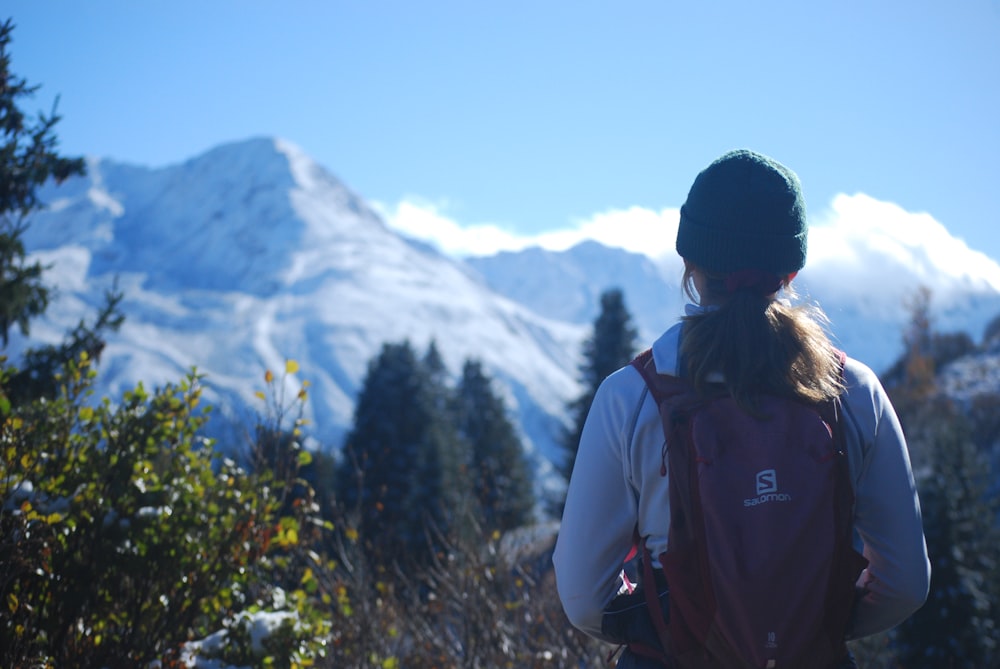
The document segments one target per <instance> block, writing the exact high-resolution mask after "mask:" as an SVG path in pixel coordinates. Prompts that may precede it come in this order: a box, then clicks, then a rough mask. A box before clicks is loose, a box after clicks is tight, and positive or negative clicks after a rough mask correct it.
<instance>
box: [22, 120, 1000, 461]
mask: <svg viewBox="0 0 1000 669" xmlns="http://www.w3.org/2000/svg"><path fill="white" fill-rule="evenodd" d="M42 197H43V199H44V201H45V202H47V204H48V209H47V210H45V211H43V212H41V213H39V214H38V215H36V216H35V217H34V218H33V220H32V223H31V227H30V228H29V230H28V234H27V237H26V240H25V241H26V244H27V247H28V249H29V250H30V251H31V252H32V253H33V254H35V256H37V257H38V258H39V259H41V260H42V261H43V262H44V263H46V264H50V265H51V267H52V269H51V270H50V271H49V272H48V274H47V277H46V278H47V281H48V283H49V284H54V285H55V286H56V288H57V290H58V294H59V297H58V299H57V300H55V301H54V303H53V304H52V306H51V308H50V310H49V312H48V313H47V314H46V317H45V318H44V319H42V320H40V321H38V322H36V323H33V324H32V335H33V339H35V340H36V341H57V340H59V339H60V338H61V336H62V334H63V332H64V331H65V330H66V329H68V328H69V327H71V326H72V325H74V324H75V323H76V322H78V321H79V320H80V319H81V318H84V317H89V316H91V315H92V313H93V308H94V307H95V306H96V303H97V302H98V301H99V299H100V296H101V294H102V292H103V289H104V288H107V287H109V286H110V285H111V284H112V282H113V281H114V280H115V277H117V280H118V286H119V288H120V289H121V290H122V291H123V292H124V294H125V300H124V303H123V311H124V313H125V316H126V321H125V324H124V326H123V328H122V330H121V331H120V332H119V333H118V334H116V335H114V336H113V337H112V338H111V340H110V341H109V344H108V346H107V348H106V349H105V351H104V354H103V357H102V364H101V372H100V376H99V379H100V380H101V381H102V383H103V384H104V389H105V390H106V391H107V392H108V393H110V394H111V395H112V396H115V395H117V394H118V393H120V392H121V390H123V389H125V388H128V387H131V386H133V385H135V384H136V383H137V382H139V381H142V382H144V383H145V384H146V385H147V386H152V385H161V384H164V383H167V382H173V381H177V380H179V379H180V378H181V377H182V376H183V375H184V374H185V373H186V372H188V371H189V370H190V369H191V368H192V367H197V368H198V370H199V371H201V372H204V373H206V374H207V378H206V384H207V386H208V387H209V390H210V394H211V395H214V398H213V400H214V401H213V403H215V404H216V405H217V406H218V407H219V408H220V410H222V412H223V413H224V414H225V415H227V416H229V417H230V418H233V419H235V420H240V421H242V422H244V423H245V422H247V421H248V420H249V418H250V414H251V413H252V412H253V411H254V410H255V409H256V408H259V406H260V403H259V400H257V399H256V398H255V397H254V393H255V391H258V390H261V389H263V385H264V384H263V374H264V370H265V369H271V370H274V371H275V372H280V370H282V369H283V368H284V361H285V360H286V359H288V358H294V359H296V360H297V361H298V362H299V364H300V366H301V370H302V371H301V372H300V373H299V374H298V377H297V378H296V379H291V380H289V382H288V383H289V387H290V388H291V389H292V390H293V391H294V390H297V389H298V387H299V386H298V384H299V383H300V382H301V379H308V380H309V382H310V384H311V387H310V400H309V403H308V405H307V415H306V418H308V419H309V420H310V422H311V428H310V429H311V432H312V434H313V435H314V436H315V438H316V440H317V444H318V445H319V446H320V447H323V448H329V449H336V448H338V447H339V445H340V443H341V441H342V438H343V435H344V433H345V431H346V430H347V429H348V428H349V426H350V423H351V419H352V411H353V405H354V398H355V396H356V394H357V391H358V390H359V387H360V384H361V382H362V380H363V378H364V374H365V372H366V368H367V364H368V361H369V360H371V359H372V358H373V357H374V356H375V355H377V353H378V351H379V349H380V348H381V346H382V344H383V343H385V342H399V341H402V340H404V339H408V340H409V341H410V342H411V343H412V344H413V345H414V346H415V348H417V350H418V351H419V350H423V348H424V347H426V346H427V345H428V344H429V343H430V342H431V341H432V340H433V341H435V342H436V344H437V346H438V348H439V350H440V352H441V354H442V356H443V358H444V361H445V363H446V365H447V366H448V367H449V369H450V370H451V371H452V372H453V373H457V372H458V371H459V369H460V366H461V364H462V362H463V361H464V360H465V359H466V358H478V359H480V360H481V361H482V362H483V364H484V366H485V367H486V369H487V370H488V371H489V372H490V374H491V375H493V376H494V377H495V378H496V379H497V380H498V382H499V385H500V387H501V388H502V389H503V391H504V392H505V394H506V398H507V400H508V402H509V405H510V407H511V410H512V414H513V416H514V417H515V418H516V420H517V422H518V425H519V426H520V428H521V430H522V432H523V434H524V435H525V436H526V437H527V447H528V449H529V451H530V452H531V453H532V455H533V457H535V459H536V461H537V463H538V464H539V466H540V467H541V468H542V469H543V470H545V471H548V467H549V466H550V461H551V459H552V458H553V457H556V455H557V451H556V449H557V446H556V443H557V441H556V440H557V435H558V432H559V428H560V424H561V422H562V421H563V420H565V412H564V407H565V406H566V404H567V402H568V401H569V400H570V399H572V398H574V397H575V396H576V395H577V394H578V393H579V390H580V388H579V385H578V382H577V368H578V363H579V351H580V343H581V342H582V340H583V338H584V337H585V336H586V335H587V334H588V333H589V329H590V323H591V322H592V320H593V318H594V316H595V315H596V311H597V308H598V299H597V298H598V296H599V295H600V293H601V292H602V291H603V290H605V289H606V288H609V287H619V288H621V289H622V290H623V291H624V294H625V298H626V304H627V306H628V308H629V310H630V312H631V313H632V314H633V316H634V317H635V321H636V324H637V326H638V328H639V331H640V344H641V345H648V344H649V343H650V342H651V341H652V339H653V338H655V337H656V336H657V334H658V333H659V332H661V331H662V330H663V329H664V328H665V327H667V326H668V325H670V324H671V323H672V322H674V321H675V320H676V318H677V317H678V315H679V314H680V313H681V309H682V305H683V302H684V298H683V296H682V293H681V289H680V285H679V281H680V262H679V261H678V260H676V259H671V260H667V261H664V262H663V263H656V262H654V261H652V260H650V259H649V258H647V257H646V256H642V255H637V254H634V253H629V252H626V251H622V250H620V249H612V248H608V247H605V246H602V245H600V244H597V243H593V242H590V243H585V244H581V245H579V246H577V247H575V248H572V249H570V250H568V251H564V252H558V253H557V252H549V251H543V250H540V249H530V250H527V251H522V252H517V253H501V254H498V255H496V256H493V257H489V258H475V259H467V260H465V261H463V260H458V259H454V258H450V257H447V256H445V255H443V254H441V253H439V252H437V251H435V250H434V249H433V248H431V247H430V246H429V245H427V244H423V243H420V242H415V241H412V240H408V239H406V238H404V237H403V236H401V235H400V234H398V233H397V232H395V231H393V230H391V229H390V228H389V227H387V225H386V224H385V223H384V222H383V220H382V219H381V218H380V217H379V215H378V214H376V213H375V212H374V210H373V209H372V208H371V207H369V205H368V204H367V203H366V202H365V201H363V200H362V199H361V198H360V197H358V196H357V195H355V194H353V193H352V192H351V191H350V190H348V189H347V188H346V187H345V186H344V185H343V184H342V183H341V182H339V181H338V180H337V179H336V178H335V177H333V176H332V175H331V174H329V173H328V172H327V171H325V170H324V169H323V168H322V167H320V166H318V165H317V164H315V163H314V162H313V161H312V160H311V159H310V158H309V157H308V156H307V155H306V154H305V153H303V152H302V151H301V150H299V149H298V148H296V147H294V146H291V145H289V144H287V143H286V142H283V141H281V140H273V139H254V140H249V141H246V142H241V143H236V144H230V145H225V146H220V147H218V148H216V149H214V150H212V151H209V152H207V153H205V154H203V155H201V156H198V157H196V158H193V159H191V160H189V161H187V162H185V163H183V164H179V165H173V166H168V167H164V168H159V169H149V168H144V167H136V166H130V165H122V164H116V163H113V162H110V161H106V160H96V159H95V160H91V161H90V163H89V170H88V175H87V176H86V177H84V178H77V179H73V180H71V181H69V182H67V183H65V184H63V185H62V186H59V187H48V188H46V189H45V190H44V191H43V192H42ZM863 197H864V196H854V197H844V198H842V199H840V200H838V201H837V202H836V203H835V207H839V208H840V209H841V210H842V211H840V214H842V215H841V216H840V217H839V219H838V220H839V221H855V223H851V224H850V225H848V224H846V223H841V224H838V225H837V226H831V225H823V224H820V225H817V226H816V227H815V228H814V231H813V232H812V233H811V237H810V261H809V264H807V267H806V269H805V270H804V271H803V272H802V273H801V275H800V277H799V279H798V280H797V282H796V283H797V284H798V285H799V289H800V292H802V293H804V294H805V297H806V298H807V299H810V300H813V301H816V302H818V303H819V304H820V305H821V306H822V307H823V308H824V309H825V310H826V312H827V313H828V314H829V316H830V317H831V320H832V325H831V327H832V331H833V333H834V335H835V336H836V338H837V340H838V342H839V343H840V344H841V345H842V346H843V347H844V348H845V349H846V350H847V351H848V352H850V353H851V354H852V355H853V356H855V357H857V358H859V359H861V360H863V361H865V362H867V363H868V364H869V365H870V366H871V367H873V368H874V369H875V370H876V371H882V370H884V369H885V368H887V367H888V366H889V364H890V363H891V362H892V361H893V360H894V359H895V357H896V356H897V355H898V353H899V351H900V350H901V336H902V327H903V325H904V323H905V322H906V318H907V312H906V308H905V302H906V299H907V297H908V296H911V295H913V294H915V292H916V290H917V288H918V287H919V286H921V285H926V286H928V287H929V288H931V290H932V291H934V302H933V305H934V314H935V316H936V317H937V319H938V323H937V326H938V327H939V328H941V329H944V330H963V331H966V332H969V333H970V334H971V335H972V336H973V337H975V338H978V337H979V336H980V334H981V333H982V330H983V327H984V326H985V324H986V323H987V322H988V321H989V320H990V319H991V318H993V317H994V316H996V315H997V314H1000V266H998V265H997V264H996V262H994V261H993V260H991V259H989V258H987V257H986V256H983V255H982V254H978V253H976V252H974V251H972V250H969V249H968V248H967V247H966V246H965V245H964V243H962V242H960V241H959V240H955V239H954V238H952V237H951V236H950V235H949V234H948V233H947V231H946V230H945V229H944V228H943V227H942V226H940V224H937V223H936V222H934V221H933V219H930V217H926V220H923V219H921V224H922V225H924V228H925V229H922V230H914V229H913V228H912V226H913V221H912V215H910V218H909V219H907V220H906V221H905V224H904V223H900V222H899V220H898V219H899V212H902V210H898V211H897V209H893V208H892V207H894V205H886V209H885V211H884V212H881V215H880V216H879V219H878V221H876V222H871V221H859V220H858V219H860V215H859V216H853V217H852V215H851V208H852V206H856V205H857V204H858V202H859V201H860V200H859V199H858V198H863ZM869 204H870V203H869ZM870 209H871V208H870V207H866V211H869V210H870ZM903 213H905V212H903ZM935 226H936V227H935ZM921 240H930V241H921ZM23 344H24V343H23V342H21V341H19V340H17V339H15V340H14V343H13V344H12V347H11V349H12V350H11V351H9V352H10V353H13V354H15V355H16V353H17V349H18V347H19V346H23Z"/></svg>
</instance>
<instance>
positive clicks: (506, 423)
mask: <svg viewBox="0 0 1000 669" xmlns="http://www.w3.org/2000/svg"><path fill="white" fill-rule="evenodd" d="M455 404H456V412H455V413H456V415H457V420H458V426H459V431H460V433H461V434H462V436H463V437H464V438H465V441H466V442H467V443H468V444H469V447H470V449H471V451H472V454H471V456H472V457H471V459H472V462H471V481H470V483H471V487H472V491H473V495H474V496H475V498H476V500H477V503H478V506H479V510H480V514H481V515H480V518H481V522H482V526H483V530H485V531H486V532H492V531H493V530H499V531H501V532H502V531H506V530H510V529H513V528H515V527H521V526H523V525H526V524H527V523H529V522H530V521H531V518H532V508H533V506H534V499H533V495H532V487H531V471H530V468H529V466H528V462H527V460H526V458H525V456H524V448H523V446H522V444H521V441H520V440H519V439H518V437H517V434H516V433H515V430H514V427H513V425H511V422H510V420H509V419H508V418H507V411H506V407H505V406H504V403H503V400H502V399H501V398H500V397H499V396H498V395H497V394H496V393H495V392H494V391H493V387H492V381H491V379H490V378H489V377H488V376H487V375H486V373H485V372H484V371H483V368H482V364H481V363H479V362H478V361H473V360H467V361H466V362H465V365H464V367H463V369H462V379H461V382H460V383H459V386H458V389H457V391H456V393H455Z"/></svg>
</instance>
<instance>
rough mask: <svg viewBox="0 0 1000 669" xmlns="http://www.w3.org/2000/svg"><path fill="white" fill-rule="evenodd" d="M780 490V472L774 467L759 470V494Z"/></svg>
mask: <svg viewBox="0 0 1000 669" xmlns="http://www.w3.org/2000/svg"><path fill="white" fill-rule="evenodd" d="M768 492H778V474H777V472H775V471H774V470H773V469H765V470H764V471H762V472H757V494H758V495H763V494H764V493H768Z"/></svg>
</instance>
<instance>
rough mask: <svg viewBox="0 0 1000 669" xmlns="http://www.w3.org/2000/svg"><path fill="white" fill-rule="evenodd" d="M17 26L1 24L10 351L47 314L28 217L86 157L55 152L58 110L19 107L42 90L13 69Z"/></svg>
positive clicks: (3, 301) (3, 309) (5, 302)
mask: <svg viewBox="0 0 1000 669" xmlns="http://www.w3.org/2000/svg"><path fill="white" fill-rule="evenodd" d="M13 30H14V24H13V22H12V21H11V20H9V19H8V20H6V21H4V22H3V23H2V24H0V135H2V139H0V142H2V144H0V340H2V341H3V346H4V347H6V346H7V342H8V338H9V335H10V329H11V328H12V327H14V326H15V325H16V326H17V327H19V328H20V330H21V332H23V333H25V334H27V333H28V329H29V322H30V320H31V319H32V318H34V317H35V316H39V315H41V314H42V313H44V312H45V309H46V307H47V306H48V302H49V290H48V288H46V286H45V285H44V284H43V283H42V271H43V268H42V266H41V264H40V263H38V262H34V263H29V262H27V260H26V258H25V249H24V243H23V241H22V239H21V237H22V235H23V234H24V232H25V230H26V229H27V222H26V219H27V217H28V215H29V214H30V213H31V212H33V211H35V210H37V209H39V208H40V206H41V203H40V202H39V201H38V196H37V194H36V193H37V190H38V188H39V187H40V186H41V185H43V184H44V183H45V182H46V181H48V180H49V179H50V178H51V179H55V180H56V181H57V182H59V181H63V180H64V179H67V178H69V177H71V176H73V175H77V174H83V173H84V162H83V159H82V158H64V157H62V156H60V155H58V154H57V153H56V136H55V133H54V128H55V125H56V124H57V123H58V122H59V116H58V115H57V114H56V111H55V105H53V109H52V112H51V114H49V115H48V116H45V115H42V114H39V116H38V118H37V119H30V118H28V117H27V116H26V115H25V114H24V112H23V111H21V109H20V108H19V107H18V103H19V102H20V101H21V100H22V99H24V98H29V97H31V96H32V95H33V94H34V92H35V91H36V90H38V87H37V86H30V85H29V84H28V82H27V81H26V80H25V79H22V78H20V77H18V76H17V75H15V74H14V73H13V72H11V70H10V64H11V63H10V53H9V52H8V51H7V47H8V45H9V44H10V42H11V33H12V32H13Z"/></svg>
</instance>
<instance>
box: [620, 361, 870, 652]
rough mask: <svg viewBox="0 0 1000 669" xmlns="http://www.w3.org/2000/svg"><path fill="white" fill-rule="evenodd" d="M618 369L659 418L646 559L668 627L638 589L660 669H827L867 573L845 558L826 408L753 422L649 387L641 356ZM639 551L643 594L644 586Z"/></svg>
mask: <svg viewBox="0 0 1000 669" xmlns="http://www.w3.org/2000/svg"><path fill="white" fill-rule="evenodd" d="M843 361H844V357H843V355H842V354H841V365H843ZM632 364H633V365H634V366H635V368H636V369H637V370H638V371H639V373H640V374H642V377H643V379H644V380H645V381H646V385H647V386H648V387H649V390H650V393H651V394H652V396H653V398H654V399H655V400H656V403H657V405H658V407H659V412H660V417H661V419H662V423H663V429H664V435H665V441H664V445H663V451H664V452H663V456H662V457H663V468H662V469H661V474H663V475H667V473H668V472H669V486H670V487H669V495H670V530H669V533H668V537H667V550H666V551H665V552H664V553H662V554H661V555H659V556H658V558H659V562H660V565H661V566H662V570H663V575H664V576H665V577H666V581H667V586H668V588H669V623H668V622H667V621H666V620H664V616H663V615H662V613H661V609H660V607H659V605H658V604H657V603H656V599H655V598H656V595H655V594H652V595H651V594H650V593H651V592H653V591H654V589H653V588H648V589H647V595H648V597H647V599H648V601H647V605H648V607H647V608H648V610H649V611H650V615H651V617H652V622H653V626H654V627H655V628H656V630H657V635H658V637H659V641H660V645H661V646H662V649H663V651H664V653H661V658H662V660H663V663H664V664H665V665H667V666H678V667H685V668H686V667H690V668H700V667H705V668H708V667H717V668H725V669H738V668H742V667H746V668H748V669H749V668H759V669H765V668H768V667H775V668H778V669H781V668H783V667H793V668H795V669H810V668H813V667H815V668H817V669H819V668H826V667H830V666H834V665H836V663H837V662H839V661H840V660H842V659H843V657H844V656H845V655H846V653H847V649H846V646H845V632H846V630H847V624H848V620H849V618H850V615H851V609H852V606H853V602H854V598H855V587H854V584H855V582H856V581H857V578H858V576H859V575H860V573H861V571H862V569H864V567H865V566H866V564H867V561H866V560H865V559H864V558H863V557H862V556H861V555H859V554H858V553H857V552H856V551H855V550H854V549H853V547H852V541H851V539H852V523H851V516H852V513H853V504H854V495H853V491H852V486H851V483H850V475H849V471H848V465H847V457H846V449H845V447H844V435H843V430H842V429H841V427H840V421H839V414H840V408H841V407H840V404H839V400H834V401H832V402H828V403H826V404H824V405H820V406H810V405H806V404H803V403H801V402H797V401H794V400H789V399H782V398H778V397H770V396H765V397H762V398H760V402H759V404H758V407H757V408H758V411H757V412H755V413H756V414H757V415H756V416H754V415H751V414H749V413H747V412H746V411H744V410H743V409H741V408H740V407H739V406H738V405H737V404H736V402H735V400H733V398H732V397H731V396H730V395H729V394H728V393H726V392H725V391H724V389H722V388H721V387H720V388H719V389H717V390H718V392H713V393H709V394H707V395H702V396H699V395H697V394H696V393H695V392H694V390H693V388H692V386H691V384H690V383H688V382H687V381H685V380H684V379H681V378H679V377H676V376H666V375H662V374H658V373H657V372H656V368H655V366H654V364H653V358H652V353H651V351H646V352H645V353H643V354H641V355H640V356H639V357H637V358H636V359H635V360H634V361H633V362H632ZM668 465H669V467H668ZM642 549H643V551H644V553H645V554H644V559H643V563H644V571H645V574H644V579H643V580H644V582H646V583H653V582H654V575H653V571H652V567H651V556H650V554H649V550H648V549H647V548H646V547H645V543H643V545H642ZM633 650H634V651H636V652H639V653H640V654H643V655H648V654H649V652H648V651H649V649H648V648H641V649H640V648H634V649H633Z"/></svg>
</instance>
